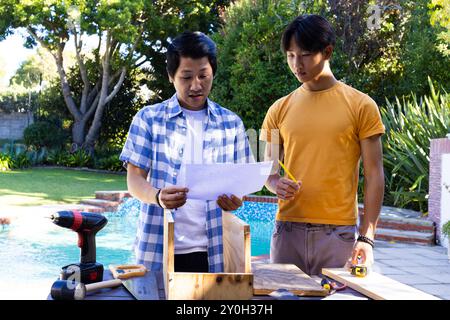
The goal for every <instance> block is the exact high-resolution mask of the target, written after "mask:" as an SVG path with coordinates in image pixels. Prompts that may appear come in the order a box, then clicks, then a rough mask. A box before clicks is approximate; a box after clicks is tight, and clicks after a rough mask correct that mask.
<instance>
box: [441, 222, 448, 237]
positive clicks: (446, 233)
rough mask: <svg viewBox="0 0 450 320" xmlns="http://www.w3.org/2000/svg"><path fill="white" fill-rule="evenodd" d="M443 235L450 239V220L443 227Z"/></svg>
mask: <svg viewBox="0 0 450 320" xmlns="http://www.w3.org/2000/svg"><path fill="white" fill-rule="evenodd" d="M442 233H443V234H444V235H445V236H446V237H450V220H449V221H447V222H446V223H444V225H443V226H442Z"/></svg>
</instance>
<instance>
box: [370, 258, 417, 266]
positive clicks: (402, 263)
mask: <svg viewBox="0 0 450 320" xmlns="http://www.w3.org/2000/svg"><path fill="white" fill-rule="evenodd" d="M379 262H381V263H384V264H386V265H388V266H391V267H423V266H425V265H424V264H423V263H422V261H421V260H401V259H384V260H379Z"/></svg>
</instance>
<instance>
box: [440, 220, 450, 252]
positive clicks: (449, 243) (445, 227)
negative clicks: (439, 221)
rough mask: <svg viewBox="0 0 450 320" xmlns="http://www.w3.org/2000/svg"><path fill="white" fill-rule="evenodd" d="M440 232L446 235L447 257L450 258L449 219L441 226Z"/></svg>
mask: <svg viewBox="0 0 450 320" xmlns="http://www.w3.org/2000/svg"><path fill="white" fill-rule="evenodd" d="M442 234H443V235H444V236H445V237H447V241H448V248H447V255H448V259H449V260H450V220H448V221H447V222H446V223H444V225H443V226H442Z"/></svg>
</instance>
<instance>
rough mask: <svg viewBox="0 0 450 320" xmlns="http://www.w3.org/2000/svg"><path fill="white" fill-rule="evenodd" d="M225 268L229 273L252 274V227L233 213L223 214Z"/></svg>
mask: <svg viewBox="0 0 450 320" xmlns="http://www.w3.org/2000/svg"><path fill="white" fill-rule="evenodd" d="M222 223H223V255H224V268H225V272H227V273H236V272H240V273H250V272H251V251H250V226H249V225H248V224H247V223H246V222H244V221H242V220H241V219H239V218H238V217H237V216H235V215H234V214H232V213H231V212H225V211H224V212H223V213H222Z"/></svg>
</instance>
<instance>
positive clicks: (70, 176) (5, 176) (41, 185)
mask: <svg viewBox="0 0 450 320" xmlns="http://www.w3.org/2000/svg"><path fill="white" fill-rule="evenodd" d="M0 188H1V189H0V204H1V205H5V206H13V205H14V206H35V205H44V204H52V203H78V202H80V201H81V200H83V199H89V198H94V197H95V191H103V190H126V189H127V185H126V176H125V175H115V174H108V173H104V174H103V173H95V172H86V171H78V170H66V169H46V168H33V169H25V170H14V171H7V172H3V173H0Z"/></svg>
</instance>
